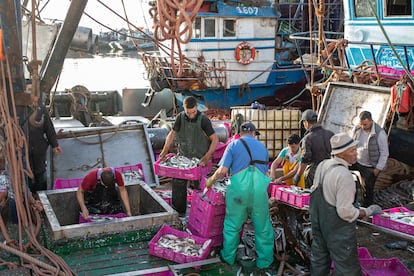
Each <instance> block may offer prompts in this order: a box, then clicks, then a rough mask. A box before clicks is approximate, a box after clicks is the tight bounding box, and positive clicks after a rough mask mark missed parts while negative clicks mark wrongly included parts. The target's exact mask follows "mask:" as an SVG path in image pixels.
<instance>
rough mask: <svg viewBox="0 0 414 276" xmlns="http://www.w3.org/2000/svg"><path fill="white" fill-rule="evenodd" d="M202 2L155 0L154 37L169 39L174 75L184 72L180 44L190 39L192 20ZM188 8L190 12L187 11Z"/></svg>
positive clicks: (162, 39) (199, 0) (152, 14)
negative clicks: (176, 54)
mask: <svg viewBox="0 0 414 276" xmlns="http://www.w3.org/2000/svg"><path fill="white" fill-rule="evenodd" d="M203 2H204V1H202V0H188V1H186V0H185V1H179V0H165V1H157V8H156V9H154V10H152V11H153V12H152V13H151V17H152V18H153V21H154V26H155V30H154V37H155V39H156V40H157V41H165V40H171V49H170V50H171V52H170V59H171V67H172V70H173V73H174V75H175V76H176V77H182V76H183V73H184V66H183V60H184V57H183V55H182V51H181V45H180V44H181V43H182V44H186V43H188V42H189V41H190V39H191V37H192V35H193V30H192V26H193V22H194V19H195V17H196V15H197V13H198V11H199V10H200V7H201V5H202V4H203ZM190 9H191V13H189V12H188V11H189V10H190ZM175 47H177V53H178V62H179V64H178V65H177V64H176V62H175V55H174V53H175ZM177 66H178V68H177Z"/></svg>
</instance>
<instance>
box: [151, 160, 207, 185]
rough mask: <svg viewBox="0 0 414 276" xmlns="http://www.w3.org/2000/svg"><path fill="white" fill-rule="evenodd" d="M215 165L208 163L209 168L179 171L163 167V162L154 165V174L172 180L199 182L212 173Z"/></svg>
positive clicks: (201, 167) (159, 161) (200, 167)
mask: <svg viewBox="0 0 414 276" xmlns="http://www.w3.org/2000/svg"><path fill="white" fill-rule="evenodd" d="M212 167H213V163H212V162H211V161H209V162H208V164H207V166H198V167H195V168H191V169H179V168H173V167H167V166H161V160H160V159H159V160H157V161H155V163H154V173H155V174H156V175H160V176H167V177H172V178H179V179H187V180H199V179H201V178H202V177H204V176H206V175H207V174H209V173H210V172H211V168H212Z"/></svg>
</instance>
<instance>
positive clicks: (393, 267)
mask: <svg viewBox="0 0 414 276" xmlns="http://www.w3.org/2000/svg"><path fill="white" fill-rule="evenodd" d="M359 262H360V264H361V270H362V275H363V276H413V275H414V274H413V273H412V272H411V271H409V270H408V268H407V267H406V266H405V265H404V264H403V263H402V262H401V261H400V260H399V259H397V258H390V259H361V260H359Z"/></svg>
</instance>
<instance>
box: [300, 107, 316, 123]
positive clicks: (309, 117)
mask: <svg viewBox="0 0 414 276" xmlns="http://www.w3.org/2000/svg"><path fill="white" fill-rule="evenodd" d="M317 120H318V114H316V112H315V111H313V110H312V109H306V110H305V111H303V113H302V119H301V121H309V122H316V121H317Z"/></svg>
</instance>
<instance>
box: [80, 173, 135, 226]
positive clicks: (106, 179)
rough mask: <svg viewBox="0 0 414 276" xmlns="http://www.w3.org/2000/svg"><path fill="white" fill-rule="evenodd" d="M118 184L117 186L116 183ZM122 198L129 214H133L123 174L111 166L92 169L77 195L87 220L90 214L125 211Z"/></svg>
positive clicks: (83, 215)
mask: <svg viewBox="0 0 414 276" xmlns="http://www.w3.org/2000/svg"><path fill="white" fill-rule="evenodd" d="M115 184H117V186H116V185H115ZM118 191H119V195H120V196H121V200H122V203H123V206H124V209H125V213H126V214H127V216H131V208H130V205H129V198H128V192H127V190H126V188H125V183H124V179H123V178H122V174H121V173H120V172H119V171H118V170H116V169H114V168H111V167H106V168H99V169H94V170H92V171H90V172H89V173H88V174H87V175H86V176H85V178H84V179H83V181H82V183H81V185H80V186H79V188H78V191H77V193H76V197H77V199H78V203H79V206H80V209H81V212H82V217H83V218H84V219H85V220H87V219H88V218H89V214H118V213H122V212H123V208H122V204H121V202H120V200H119V196H118Z"/></svg>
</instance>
